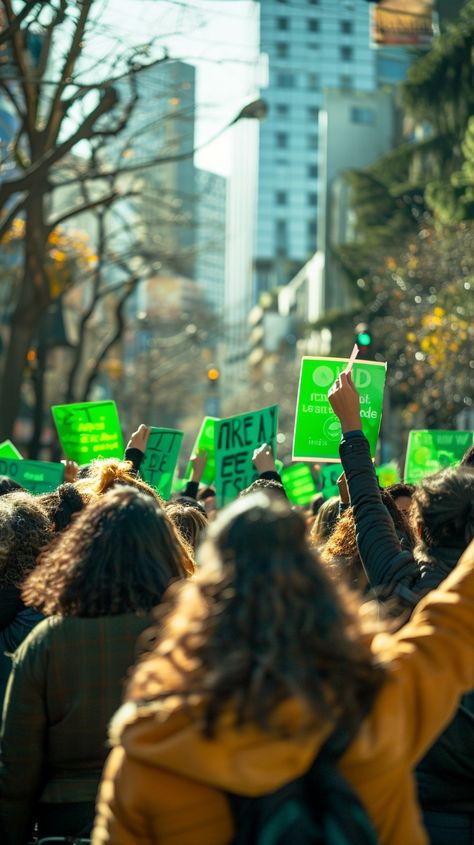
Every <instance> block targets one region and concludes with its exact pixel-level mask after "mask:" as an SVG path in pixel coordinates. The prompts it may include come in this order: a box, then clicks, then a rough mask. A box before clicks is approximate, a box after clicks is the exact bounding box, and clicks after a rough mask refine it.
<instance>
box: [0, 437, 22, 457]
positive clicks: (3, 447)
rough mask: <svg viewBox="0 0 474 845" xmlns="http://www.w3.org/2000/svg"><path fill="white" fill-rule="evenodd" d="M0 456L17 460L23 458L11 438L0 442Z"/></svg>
mask: <svg viewBox="0 0 474 845" xmlns="http://www.w3.org/2000/svg"><path fill="white" fill-rule="evenodd" d="M0 458H16V459H17V460H19V461H22V460H23V455H22V454H21V452H19V451H18V449H17V448H16V446H14V445H13V443H12V442H11V440H4V441H3V443H0Z"/></svg>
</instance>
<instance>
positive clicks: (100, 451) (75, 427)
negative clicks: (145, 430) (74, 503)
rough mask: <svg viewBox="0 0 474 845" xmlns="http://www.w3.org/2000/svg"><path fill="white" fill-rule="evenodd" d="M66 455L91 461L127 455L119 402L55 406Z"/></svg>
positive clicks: (81, 460) (72, 458) (86, 461)
mask: <svg viewBox="0 0 474 845" xmlns="http://www.w3.org/2000/svg"><path fill="white" fill-rule="evenodd" d="M51 412H52V414H53V419H54V423H55V425H56V429H57V432H58V437H59V441H60V443H61V446H62V449H63V452H64V454H65V456H66V458H69V460H71V461H77V463H78V464H79V465H81V464H87V463H89V461H93V460H94V459H95V458H120V459H122V458H123V438H122V431H121V429H120V420H119V416H118V413H117V408H116V405H115V402H112V401H106V402H81V403H77V404H72V405H53V407H52V408H51Z"/></svg>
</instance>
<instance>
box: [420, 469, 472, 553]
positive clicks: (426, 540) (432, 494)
mask: <svg viewBox="0 0 474 845" xmlns="http://www.w3.org/2000/svg"><path fill="white" fill-rule="evenodd" d="M412 501H413V502H414V505H415V507H414V509H413V511H412V519H413V521H414V522H415V524H417V525H419V526H421V528H422V543H421V544H420V545H421V546H424V547H425V549H429V548H430V547H431V546H435V545H438V546H444V547H446V548H449V547H451V546H453V547H455V548H459V549H465V548H466V546H468V545H469V543H470V541H471V540H472V539H473V538H474V467H470V466H466V465H464V466H457V467H448V468H447V469H443V470H441V471H440V472H437V473H435V474H434V475H429V476H427V477H426V478H424V479H423V480H422V481H421V482H420V483H419V485H418V486H417V488H416V490H415V492H414V494H413V497H412Z"/></svg>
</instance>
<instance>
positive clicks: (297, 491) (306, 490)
mask: <svg viewBox="0 0 474 845" xmlns="http://www.w3.org/2000/svg"><path fill="white" fill-rule="evenodd" d="M281 480H282V481H283V487H284V488H285V492H286V495H287V496H288V498H289V500H290V502H292V503H293V504H294V505H307V504H308V502H310V501H311V499H312V498H313V496H315V495H316V493H317V492H318V491H317V490H316V485H315V483H314V480H313V475H312V473H311V469H310V467H309V466H308V464H295V465H294V466H289V467H285V468H284V469H283V470H282V471H281Z"/></svg>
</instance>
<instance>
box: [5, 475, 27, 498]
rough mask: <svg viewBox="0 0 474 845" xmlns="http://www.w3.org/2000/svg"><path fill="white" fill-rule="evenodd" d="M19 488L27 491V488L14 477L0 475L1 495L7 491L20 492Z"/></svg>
mask: <svg viewBox="0 0 474 845" xmlns="http://www.w3.org/2000/svg"><path fill="white" fill-rule="evenodd" d="M19 490H21V491H23V493H26V490H25V488H24V487H22V486H21V484H18V482H17V481H14V480H13V478H9V477H8V475H0V496H6V495H7V493H14V492H15V491H17V492H18V491H19Z"/></svg>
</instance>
